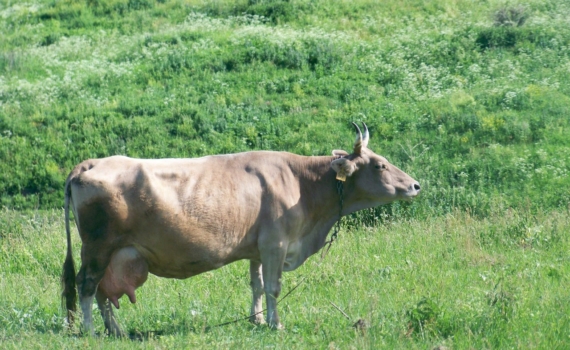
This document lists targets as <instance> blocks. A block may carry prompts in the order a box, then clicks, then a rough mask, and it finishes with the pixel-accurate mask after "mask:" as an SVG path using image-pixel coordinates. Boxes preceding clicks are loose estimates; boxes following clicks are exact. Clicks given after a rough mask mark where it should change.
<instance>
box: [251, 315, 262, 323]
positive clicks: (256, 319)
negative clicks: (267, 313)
mask: <svg viewBox="0 0 570 350" xmlns="http://www.w3.org/2000/svg"><path fill="white" fill-rule="evenodd" d="M249 322H251V323H253V324H255V325H262V324H265V318H263V315H262V314H259V315H255V316H251V317H250V318H249Z"/></svg>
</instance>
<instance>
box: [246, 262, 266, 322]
mask: <svg viewBox="0 0 570 350" xmlns="http://www.w3.org/2000/svg"><path fill="white" fill-rule="evenodd" d="M249 275H250V277H251V282H250V283H251V292H252V294H253V298H252V302H251V313H250V315H251V316H250V317H249V321H250V322H252V323H255V324H263V323H265V320H264V319H263V312H262V311H263V304H262V298H263V278H262V276H261V262H259V261H254V260H250V261H249Z"/></svg>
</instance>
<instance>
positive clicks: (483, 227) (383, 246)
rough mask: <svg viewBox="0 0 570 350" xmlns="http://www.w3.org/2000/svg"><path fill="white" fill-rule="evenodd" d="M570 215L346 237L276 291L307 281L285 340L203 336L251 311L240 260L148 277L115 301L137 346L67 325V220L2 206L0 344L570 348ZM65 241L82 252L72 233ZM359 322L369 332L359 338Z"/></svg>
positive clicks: (240, 327)
mask: <svg viewBox="0 0 570 350" xmlns="http://www.w3.org/2000/svg"><path fill="white" fill-rule="evenodd" d="M568 214H569V213H568V211H567V210H566V211H559V210H555V211H550V212H541V213H537V214H532V213H530V212H525V211H516V210H509V211H508V212H507V213H503V212H497V213H494V214H493V215H491V216H489V217H487V218H482V219H481V218H477V217H475V216H472V215H470V214H469V213H466V212H460V211H454V212H452V213H449V214H446V215H444V216H439V217H437V218H431V219H427V220H415V219H410V220H397V221H392V222H390V223H385V224H384V225H382V226H379V227H377V228H359V229H348V228H346V227H344V228H343V230H342V231H341V233H340V238H339V240H338V241H337V242H335V244H334V245H333V246H332V248H331V250H330V252H329V254H328V255H327V256H326V257H325V258H324V260H322V262H321V261H320V258H319V256H318V255H317V256H314V257H312V258H311V259H309V261H307V263H306V264H304V265H303V266H302V267H301V268H299V269H298V270H296V271H294V272H290V273H287V274H285V275H284V292H287V291H288V290H290V289H291V288H293V287H294V286H296V285H297V284H298V283H299V282H301V280H303V279H304V278H306V280H305V282H304V283H303V284H301V286H300V287H299V288H298V289H297V290H295V291H294V292H293V293H292V294H291V295H290V296H289V297H288V298H287V299H285V300H284V301H283V302H282V303H281V304H280V305H279V308H280V311H281V316H282V318H283V319H282V321H283V322H284V324H285V326H286V330H285V331H283V332H274V331H271V330H270V329H269V328H267V327H256V326H254V325H251V324H249V323H247V322H245V321H244V322H240V323H236V324H232V325H228V326H225V327H221V328H210V327H211V326H214V325H217V324H219V323H222V322H226V321H229V320H233V319H235V318H238V317H243V316H244V315H245V314H246V312H247V310H248V309H249V302H250V299H251V298H250V291H249V280H248V273H247V271H248V266H247V264H246V263H245V262H238V263H234V264H232V265H228V266H226V267H224V268H222V269H220V270H217V271H212V272H208V273H205V274H203V275H200V276H197V277H193V278H191V279H188V280H181V281H180V280H172V279H160V278H156V277H154V276H151V277H150V278H149V280H148V281H147V283H146V284H145V285H144V286H143V287H141V288H140V289H139V290H137V304H130V303H128V300H127V299H125V298H123V299H122V300H121V308H120V310H118V311H117V315H118V316H117V317H118V320H119V323H120V324H121V325H122V326H123V327H124V328H125V330H126V331H127V332H128V333H129V334H130V335H131V338H132V339H123V340H120V339H112V338H105V337H96V338H94V339H89V338H85V337H81V336H80V337H76V336H75V335H74V331H72V332H71V333H70V332H69V331H67V330H66V329H65V320H64V317H65V312H63V310H62V309H61V304H60V298H59V294H58V292H57V291H58V290H59V273H60V265H61V262H62V260H63V253H64V250H65V249H64V242H65V238H64V225H63V221H62V220H61V217H62V212H61V210H57V211H55V210H54V211H47V212H36V213H35V214H33V215H30V214H23V213H21V212H16V211H11V210H4V211H2V212H1V213H0V223H1V224H2V225H1V226H0V227H2V230H1V231H0V234H1V237H2V238H1V241H0V242H1V244H2V249H1V250H0V295H2V298H0V315H1V316H0V343H1V344H2V347H3V348H6V349H9V348H21V347H26V348H29V347H42V348H61V347H66V348H67V347H73V348H75V347H83V346H85V345H88V346H95V347H99V348H132V347H137V348H188V347H189V346H190V347H200V348H202V347H216V348H242V347H248V348H254V349H257V348H265V347H270V348H315V347H317V348H329V347H332V348H341V349H345V348H374V349H378V348H388V349H394V348H402V349H409V348H422V349H425V348H433V347H434V346H438V345H442V346H447V347H449V348H525V349H529V348H530V349H532V348H536V349H544V348H550V349H554V348H561V349H562V348H566V347H568V345H569V344H570V337H569V334H568V327H569V326H570V318H569V317H568V315H569V312H568V311H569V310H568V303H567V296H568V293H567V288H566V285H567V282H568V278H569V276H570V269H569V266H570V265H569V264H568V257H567V252H568V249H570V241H569V240H568V235H567V232H568V230H569V229H570V221H569V217H570V216H569V215H568ZM73 242H74V245H75V246H76V247H75V253H76V254H79V249H77V248H79V247H78V246H77V245H78V243H79V242H78V238H77V235H76V234H74V235H73ZM228 286H230V288H228ZM333 304H334V306H333ZM336 307H338V308H340V309H341V310H342V311H343V312H344V313H346V314H347V316H348V318H347V317H346V316H345V315H343V314H342V313H341V312H340V311H338V310H337V308H336ZM95 316H97V317H95V325H96V330H97V332H98V333H102V332H103V322H102V320H101V319H100V318H99V317H98V313H95ZM359 319H362V320H363V321H364V322H365V324H366V328H364V329H355V328H353V324H355V323H356V322H357V321H358V320H359Z"/></svg>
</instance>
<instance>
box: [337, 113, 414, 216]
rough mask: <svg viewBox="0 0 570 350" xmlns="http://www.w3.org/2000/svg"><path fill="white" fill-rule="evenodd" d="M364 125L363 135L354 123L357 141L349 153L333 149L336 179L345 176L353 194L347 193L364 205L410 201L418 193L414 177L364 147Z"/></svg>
mask: <svg viewBox="0 0 570 350" xmlns="http://www.w3.org/2000/svg"><path fill="white" fill-rule="evenodd" d="M352 124H354V123H352ZM363 125H364V135H363V134H362V132H361V131H360V128H359V127H358V125H356V124H354V126H355V127H356V141H355V142H354V150H353V152H352V154H348V153H347V152H345V151H341V150H334V151H333V152H332V153H333V155H334V156H336V157H338V158H337V159H335V160H333V161H332V163H331V166H332V168H333V170H334V171H335V172H336V173H337V178H343V177H346V178H347V180H346V181H347V182H351V183H352V184H353V190H352V191H353V193H351V194H347V195H351V196H355V197H353V198H354V199H356V200H357V201H359V202H361V203H363V205H364V206H365V207H370V206H376V205H381V204H387V203H390V202H393V201H396V200H411V199H412V198H414V197H415V196H417V195H418V194H419V193H420V184H419V183H418V182H417V181H416V180H414V179H413V178H412V177H411V176H410V175H408V174H406V173H405V172H403V171H402V170H400V169H398V168H397V167H395V166H394V165H392V164H390V162H388V160H386V158H384V157H382V156H379V155H377V154H375V153H374V152H372V151H371V150H369V149H368V148H367V145H368V139H369V133H368V127H366V124H364V123H363Z"/></svg>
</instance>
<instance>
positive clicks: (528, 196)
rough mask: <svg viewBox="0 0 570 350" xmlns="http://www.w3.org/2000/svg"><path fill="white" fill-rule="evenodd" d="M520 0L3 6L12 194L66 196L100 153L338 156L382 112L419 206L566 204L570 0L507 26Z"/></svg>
mask: <svg viewBox="0 0 570 350" xmlns="http://www.w3.org/2000/svg"><path fill="white" fill-rule="evenodd" d="M509 6H511V7H509ZM509 8H514V9H520V8H521V7H520V6H518V5H517V3H516V2H512V3H509V4H504V3H502V2H494V1H492V2H489V3H477V4H473V2H472V1H455V2H443V1H435V0H434V1H429V2H425V1H412V0H408V1H403V2H398V4H397V5H396V4H395V3H392V2H388V1H386V2H382V3H378V2H375V1H351V2H349V1H339V2H334V3H331V2H329V1H303V0H291V1H238V2H234V1H215V2H211V1H177V0H171V1H166V0H165V1H154V0H145V1H138V0H137V1H135V0H128V1H127V0H116V1H115V0H114V1H110V0H109V1H103V0H101V1H72V2H71V1H57V2H54V1H48V0H41V1H40V0H38V1H36V2H33V3H26V4H13V3H11V2H4V3H3V5H0V12H1V13H2V15H1V16H0V30H1V31H2V33H3V36H2V38H0V134H1V137H0V159H1V160H2V161H1V162H0V189H1V198H0V200H1V203H2V205H4V206H6V207H9V208H15V209H33V208H42V209H46V208H59V207H61V205H62V204H61V203H62V191H61V188H62V186H63V181H64V179H65V177H66V176H67V174H68V172H69V171H70V169H71V168H72V167H73V166H74V165H75V164H77V163H78V162H80V161H82V160H84V159H86V158H90V157H103V156H109V155H113V154H125V155H129V156H134V157H148V158H156V157H193V156H201V155H205V154H215V153H231V152H239V151H247V150H252V149H272V150H287V151H291V152H295V153H299V154H305V155H311V154H319V155H321V154H330V152H331V150H332V149H338V148H345V149H346V148H349V147H350V144H351V141H352V139H353V137H352V133H353V131H352V129H351V126H350V122H351V121H365V122H366V123H367V124H368V125H369V127H370V130H371V134H372V141H371V147H372V148H373V149H374V150H376V151H377V152H378V153H381V154H383V155H385V156H387V157H388V158H389V159H390V160H391V161H392V162H393V163H395V164H397V165H399V166H402V167H404V168H405V169H406V170H407V171H409V172H410V173H411V174H412V175H413V176H414V177H416V178H418V179H419V180H420V182H421V183H422V185H424V186H423V188H425V189H426V190H427V191H425V194H424V196H423V197H422V199H421V200H420V201H418V202H416V204H414V208H415V209H414V210H413V212H414V214H415V217H419V216H422V217H429V216H431V215H441V214H445V213H449V212H451V211H452V210H453V209H454V208H463V209H469V210H471V212H473V213H477V215H486V214H488V213H489V212H490V211H491V210H492V209H493V207H494V206H497V205H502V206H504V207H507V208H508V207H516V208H524V207H527V206H528V205H530V206H531V207H532V209H533V210H534V211H536V210H539V209H547V208H551V209H555V208H564V207H566V205H567V203H568V201H569V194H568V192H567V191H558V190H557V189H559V188H565V187H568V186H570V180H569V178H568V176H567V174H568V170H569V166H570V158H569V157H570V141H569V140H570V138H569V137H568V135H569V134H570V130H569V118H568V117H567V116H568V113H569V106H570V86H569V84H568V82H569V73H568V66H570V52H569V51H568V48H569V47H570V45H569V43H570V29H569V28H568V26H567V23H566V21H565V18H567V15H568V14H570V8H569V7H568V6H567V4H566V3H564V2H558V1H547V2H544V1H536V2H531V3H527V4H526V5H525V7H524V9H525V10H524V11H523V14H522V15H520V16H523V15H524V18H525V21H524V22H523V24H522V25H521V26H506V25H498V24H501V23H502V22H501V23H498V24H497V16H495V17H494V15H493V14H494V13H497V12H498V10H500V9H507V10H508V9H509ZM517 11H522V10H517ZM503 12H504V13H508V11H507V12H505V11H503ZM503 21H504V20H503ZM509 23H510V22H509ZM503 24H504V23H503ZM545 193H546V194H545Z"/></svg>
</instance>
